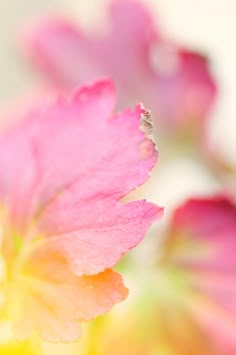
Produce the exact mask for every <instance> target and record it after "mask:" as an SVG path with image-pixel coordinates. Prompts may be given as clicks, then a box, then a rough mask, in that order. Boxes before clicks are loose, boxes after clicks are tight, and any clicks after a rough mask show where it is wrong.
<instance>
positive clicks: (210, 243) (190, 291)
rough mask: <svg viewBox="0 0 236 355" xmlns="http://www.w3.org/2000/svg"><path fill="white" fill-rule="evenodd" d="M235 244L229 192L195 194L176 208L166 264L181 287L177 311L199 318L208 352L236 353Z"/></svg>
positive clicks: (233, 210) (235, 207) (197, 325)
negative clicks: (195, 196)
mask: <svg viewBox="0 0 236 355" xmlns="http://www.w3.org/2000/svg"><path fill="white" fill-rule="evenodd" d="M235 246H236V205H235V203H234V202H233V201H231V200H230V199H229V198H228V197H227V196H223V195H222V196H216V197H212V198H208V199H207V198H205V199H204V198H202V199H200V198H199V199H191V200H189V201H187V202H186V203H185V204H183V205H182V206H180V207H179V208H178V209H177V210H176V212H175V214H174V216H173V220H172V224H171V227H170V230H169V233H168V239H167V242H166V245H165V249H164V250H165V251H164V253H163V255H164V257H163V265H166V266H167V268H166V270H168V269H169V272H168V271H167V274H168V273H169V276H170V281H171V277H173V280H172V281H174V282H173V283H172V287H175V288H176V287H177V289H178V290H179V291H178V292H179V293H178V295H177V294H176V297H177V298H176V301H177V299H178V302H177V303H176V306H177V307H178V311H181V307H182V306H184V309H185V314H187V315H188V316H187V318H189V321H190V322H191V323H190V324H193V321H194V324H195V326H194V327H195V334H196V339H197V334H202V335H201V340H200V341H199V346H200V342H202V341H203V339H204V348H205V349H209V350H208V352H207V350H206V354H221V355H224V354H234V353H235V352H236V336H235V331H234V328H235V319H236V303H235V297H236V288H235V275H236V248H235ZM171 270H172V276H171V273H170V271H171ZM173 275H175V277H174V276H173ZM174 279H175V280H174ZM181 280H182V281H181ZM181 285H182V287H181ZM177 289H176V290H177ZM173 311H174V309H173ZM183 319H184V318H183ZM191 327H192V326H191ZM188 341H190V338H189V339H188ZM195 347H196V349H198V348H197V345H195ZM180 353H181V352H180ZM199 353H202V352H201V351H199V350H198V351H197V350H196V354H199ZM181 354H182V353H181Z"/></svg>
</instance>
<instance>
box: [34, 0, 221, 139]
mask: <svg viewBox="0 0 236 355" xmlns="http://www.w3.org/2000/svg"><path fill="white" fill-rule="evenodd" d="M27 50H28V52H30V55H31V57H32V59H33V61H34V64H36V66H37V67H39V68H40V69H41V70H42V71H43V72H44V73H45V74H46V76H47V77H48V78H49V79H50V80H51V81H52V82H53V83H54V84H55V85H56V86H59V87H62V88H71V87H72V88H73V87H74V86H76V85H77V84H78V83H81V82H83V81H84V80H91V79H93V78H94V77H96V76H97V77H104V76H109V77H112V78H113V79H114V81H115V83H116V86H117V87H118V92H119V97H120V106H121V107H125V105H127V103H128V104H130V103H131V102H132V103H135V102H137V101H140V100H143V102H144V103H145V105H147V106H148V107H149V108H150V109H151V110H153V112H154V113H155V116H156V117H158V125H160V124H161V125H162V126H163V127H165V128H168V129H169V130H173V131H176V130H178V131H179V130H182V129H185V130H191V132H192V133H193V134H194V135H196V134H197V133H198V130H199V129H201V128H202V125H203V123H204V121H205V119H206V117H207V115H208V113H209V110H210V108H211V106H212V104H213V101H214V98H215V96H216V84H215V82H214V80H213V78H212V76H211V74H210V72H209V67H208V61H207V59H206V57H204V56H203V55H200V54H198V53H195V52H192V51H191V50H188V49H185V48H182V47H181V46H177V45H175V44H174V43H171V42H170V41H169V40H167V39H166V38H163V36H162V34H160V32H159V31H157V30H156V29H155V26H154V21H153V19H152V17H151V14H150V13H149V12H148V10H147V9H146V8H145V6H144V5H142V4H140V3H138V2H137V1H133V0H113V1H112V6H111V13H110V18H109V27H108V28H107V29H106V31H104V32H102V31H101V33H99V34H97V33H86V32H84V31H83V30H81V29H80V28H79V27H77V26H76V25H74V24H73V23H71V22H69V21H65V20H61V19H54V20H53V19H52V20H48V21H44V22H42V23H41V24H39V26H37V27H36V28H35V29H34V30H32V31H31V32H30V33H29V34H28V36H27Z"/></svg>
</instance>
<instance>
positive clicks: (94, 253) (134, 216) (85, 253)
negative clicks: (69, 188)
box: [44, 199, 162, 275]
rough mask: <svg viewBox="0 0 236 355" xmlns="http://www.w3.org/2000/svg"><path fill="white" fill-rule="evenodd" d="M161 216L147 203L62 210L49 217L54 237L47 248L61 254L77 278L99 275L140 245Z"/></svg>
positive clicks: (160, 211)
mask: <svg viewBox="0 0 236 355" xmlns="http://www.w3.org/2000/svg"><path fill="white" fill-rule="evenodd" d="M65 210H67V211H68V214H65V212H64V211H65ZM76 211H77V212H76ZM108 211H109V212H108ZM161 214H162V209H160V208H158V207H156V206H154V205H153V204H151V203H148V202H146V201H136V202H131V203H128V204H125V205H123V204H118V203H116V204H114V203H111V201H109V200H106V199H104V200H102V201H100V202H99V203H93V204H92V203H88V204H87V205H86V204H81V205H80V204H78V207H74V206H71V207H69V208H68V207H65V208H63V206H60V208H59V209H58V210H53V209H52V212H50V213H49V215H48V221H49V224H48V227H49V228H50V230H49V232H50V231H51V232H50V233H51V234H52V235H51V237H50V238H49V239H48V240H47V242H46V244H45V246H44V247H45V248H46V249H47V248H53V249H56V250H60V251H62V252H63V254H64V255H66V256H67V257H68V258H69V260H70V263H71V265H72V268H73V271H74V272H75V273H76V274H77V275H82V274H96V273H97V272H101V271H103V270H104V269H106V268H110V267H112V266H113V265H115V264H116V263H117V261H118V260H119V259H120V258H121V256H122V255H123V254H124V253H125V252H127V251H128V250H129V249H131V248H134V247H135V246H136V245H137V244H138V243H140V241H141V240H142V239H143V237H144V236H145V234H146V232H147V229H148V228H149V226H150V224H151V223H153V222H154V221H155V220H156V219H157V217H160V216H161ZM46 217H47V216H46Z"/></svg>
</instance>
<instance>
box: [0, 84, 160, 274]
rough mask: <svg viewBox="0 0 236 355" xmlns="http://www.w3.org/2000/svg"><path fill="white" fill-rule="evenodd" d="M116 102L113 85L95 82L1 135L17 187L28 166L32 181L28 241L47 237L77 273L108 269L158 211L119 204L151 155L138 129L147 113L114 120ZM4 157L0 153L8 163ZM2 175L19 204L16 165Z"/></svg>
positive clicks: (142, 203) (122, 115)
mask: <svg viewBox="0 0 236 355" xmlns="http://www.w3.org/2000/svg"><path fill="white" fill-rule="evenodd" d="M114 102H115V93H114V89H113V86H112V84H111V83H110V82H106V81H102V82H98V83H96V84H94V85H92V86H88V87H83V88H81V89H80V90H78V91H77V92H76V93H75V94H74V96H73V97H72V98H71V99H70V100H66V99H63V98H61V99H59V100H58V101H56V102H55V103H54V104H52V105H48V106H46V107H43V108H40V109H38V108H36V109H32V110H31V111H29V113H28V115H27V117H26V119H25V121H23V122H22V123H20V124H18V126H17V127H16V128H15V129H14V130H13V133H14V134H13V135H11V134H9V136H8V135H7V136H5V137H7V142H8V144H9V147H11V145H12V146H13V147H14V149H15V151H17V150H19V152H20V153H19V154H20V157H21V159H19V161H17V163H16V167H17V169H18V170H19V171H22V175H19V176H18V186H21V185H23V186H25V185H26V183H25V180H24V179H25V176H24V172H25V171H24V168H25V167H27V166H28V164H29V166H30V169H32V171H33V174H32V175H33V176H37V179H36V180H33V179H32V180H33V182H34V184H32V183H31V182H30V184H29V187H28V186H27V188H29V191H30V193H28V194H27V195H26V200H27V199H28V200H27V202H28V205H29V206H30V208H29V209H28V214H27V217H28V219H29V217H31V219H33V223H32V221H30V222H31V224H30V226H31V227H32V228H31V229H30V230H29V231H28V232H27V238H29V236H30V237H35V236H38V235H40V236H41V235H42V236H43V237H45V236H46V235H48V236H49V237H50V238H48V241H47V243H48V244H49V245H51V246H52V247H53V249H55V248H56V249H57V250H60V251H62V250H63V251H64V252H65V254H66V255H67V256H68V257H69V258H70V262H71V265H72V267H73V269H74V271H76V273H77V274H78V275H81V274H83V273H89V274H92V273H97V272H101V271H103V270H104V269H105V268H107V267H111V266H113V265H114V264H115V263H116V262H117V261H118V260H119V259H120V257H121V256H122V255H123V254H124V253H125V252H126V251H127V250H129V249H130V248H133V247H134V246H136V245H137V244H138V243H139V242H140V241H141V240H142V238H143V237H144V235H145V233H146V231H147V229H148V227H149V226H150V224H151V223H153V221H155V220H156V219H158V218H160V216H161V211H162V209H160V208H158V207H156V206H154V205H152V204H149V203H147V202H145V201H140V202H134V203H130V204H127V205H122V204H118V201H119V200H120V198H121V197H123V196H125V195H126V194H127V193H128V192H130V191H132V190H133V189H135V188H136V187H137V186H139V185H141V184H142V183H143V182H144V181H145V180H146V179H147V178H148V177H149V174H150V171H151V169H152V167H153V166H154V164H155V162H156V159H157V152H156V150H155V146H154V144H153V142H152V141H150V140H149V139H147V138H146V136H145V132H143V131H142V130H141V129H140V127H139V126H140V122H141V119H142V115H143V114H145V110H144V109H142V108H141V107H140V106H137V107H136V108H135V109H134V110H127V111H124V112H123V113H120V114H117V115H112V109H113V106H114ZM12 137H13V138H14V137H17V139H16V140H12ZM4 139H5V138H4ZM8 139H9V141H8ZM21 142H23V143H22V144H24V145H23V146H24V147H25V150H26V151H27V148H28V149H30V148H31V147H33V149H34V155H33V158H34V159H33V161H31V160H30V159H29V158H28V155H27V154H26V153H25V150H23V151H22V153H21ZM9 151H10V150H5V151H3V150H2V154H3V157H4V159H5V160H6V161H7V162H8V160H10V161H11V159H12V156H9ZM21 154H22V155H21ZM24 158H25V160H24ZM12 162H14V161H13V160H12ZM5 169H6V174H7V176H9V177H10V178H9V181H7V183H8V185H9V188H8V190H7V191H6V194H7V197H8V198H11V199H12V201H13V202H15V203H16V204H17V203H18V204H20V203H21V200H20V201H18V200H16V197H17V196H15V195H13V196H11V191H12V190H13V191H14V189H15V186H14V185H13V183H14V184H15V182H16V180H15V178H14V179H13V181H12V180H11V176H12V174H14V176H16V175H17V172H16V170H14V169H15V167H14V165H13V164H12V165H10V167H9V170H8V166H7V165H6V166H5ZM27 169H28V168H27ZM27 169H26V172H27ZM0 180H1V179H0ZM27 181H28V180H27ZM24 184H25V185H24ZM32 186H33V188H32ZM24 234H26V233H24ZM49 239H50V240H49ZM48 244H46V245H47V246H49V245H48Z"/></svg>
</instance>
